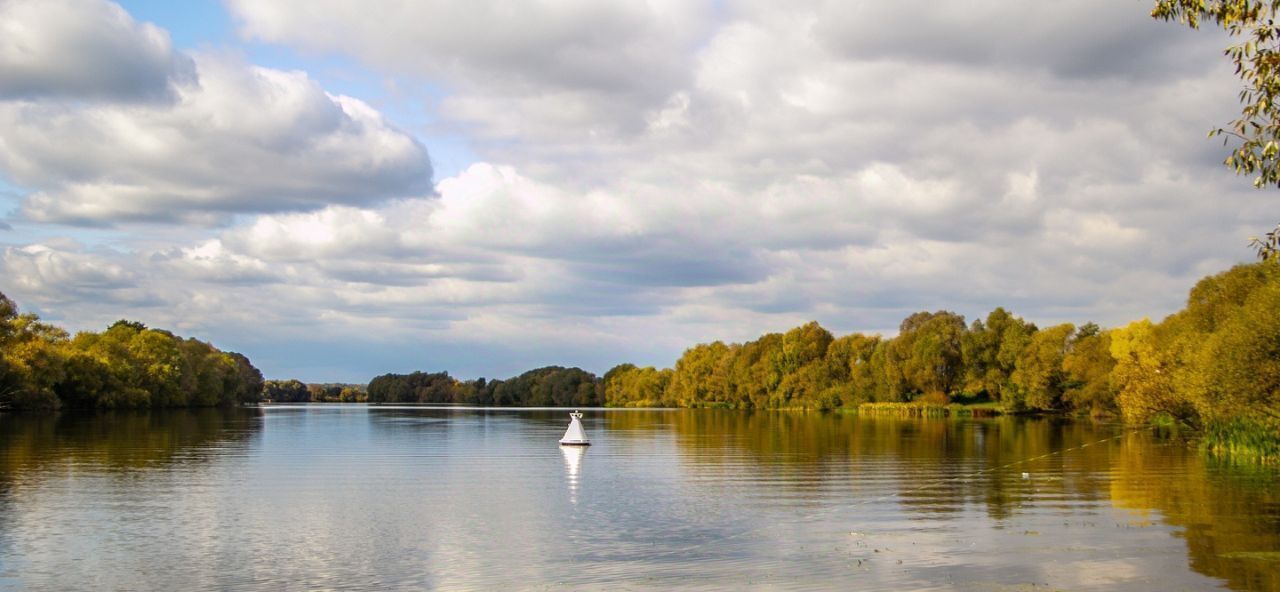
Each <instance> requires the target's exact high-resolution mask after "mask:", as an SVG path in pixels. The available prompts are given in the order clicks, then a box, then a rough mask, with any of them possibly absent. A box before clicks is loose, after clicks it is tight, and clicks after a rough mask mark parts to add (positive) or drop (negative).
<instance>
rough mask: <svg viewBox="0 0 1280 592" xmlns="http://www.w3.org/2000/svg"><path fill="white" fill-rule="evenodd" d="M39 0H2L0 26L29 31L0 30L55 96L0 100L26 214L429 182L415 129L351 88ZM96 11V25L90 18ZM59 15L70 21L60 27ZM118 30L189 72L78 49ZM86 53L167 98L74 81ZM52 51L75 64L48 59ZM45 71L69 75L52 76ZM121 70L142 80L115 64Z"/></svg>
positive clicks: (200, 218)
mask: <svg viewBox="0 0 1280 592" xmlns="http://www.w3.org/2000/svg"><path fill="white" fill-rule="evenodd" d="M81 4H83V5H84V6H81ZM40 7H41V8H40V9H38V10H37V9H35V8H30V7H28V6H27V5H26V4H21V3H19V4H14V5H13V6H9V5H8V4H6V5H5V10H6V13H5V16H6V20H5V21H4V26H5V27H7V28H9V29H15V30H21V31H27V32H30V35H33V36H35V37H37V38H39V39H40V42H41V43H40V47H39V48H38V49H39V51H37V52H35V55H27V54H28V53H30V52H27V51H25V49H24V47H22V46H20V44H21V42H20V41H12V40H10V41H0V43H9V44H13V45H14V46H17V48H16V49H14V48H12V47H11V48H10V49H11V53H15V54H21V55H22V59H25V60H28V61H29V62H30V63H31V64H33V65H32V68H36V67H37V66H39V64H42V63H53V64H55V67H54V68H53V69H52V70H51V71H50V72H48V73H47V74H48V78H49V79H48V80H46V82H48V84H47V85H46V86H47V87H48V88H50V89H53V90H57V91H58V93H60V94H59V95H58V96H57V97H55V98H53V99H49V100H41V101H30V100H9V101H0V135H2V136H3V137H4V140H3V141H2V142H0V171H3V172H4V173H5V174H6V175H7V176H8V178H9V180H10V181H11V182H13V183H14V184H16V185H19V186H22V187H26V188H30V189H33V191H31V193H30V194H28V195H27V196H26V197H25V198H24V200H23V204H22V213H23V214H24V215H25V216H26V217H27V218H29V219H31V220H35V221H42V222H65V223H74V224H86V225H105V224H112V223H116V222H120V221H136V220H143V221H184V222H195V223H200V224H217V223H222V222H224V221H226V220H227V219H228V218H229V216H230V215H231V214H233V213H243V212H276V211H285V210H308V209H316V208H320V207H324V206H325V205H328V204H333V203H347V204H368V203H373V202H376V201H379V200H382V199H386V198H389V197H398V196H406V195H421V194H424V193H427V192H429V191H430V183H431V174H432V171H431V165H430V161H429V159H428V157H427V152H426V149H425V148H424V147H423V146H422V144H421V143H420V142H419V141H417V140H416V139H414V138H413V137H412V136H410V135H408V134H406V133H404V132H402V131H400V130H399V129H397V128H396V127H395V126H393V125H392V124H390V123H389V122H388V121H386V120H385V119H384V118H383V117H382V115H381V114H380V113H378V111H376V110H375V109H373V108H372V107H370V106H369V105H368V104H366V103H364V102H363V101H360V100H358V99H355V98H352V97H347V96H340V95H331V94H329V93H326V92H325V91H324V89H323V88H321V87H320V85H319V84H318V83H316V82H315V81H314V80H313V79H311V78H310V77H309V76H308V75H307V74H306V73H304V72H301V71H281V70H274V69H270V68H263V67H257V66H252V65H249V64H246V63H244V62H243V61H241V60H240V59H238V58H235V57H232V56H227V55H221V54H201V55H196V56H186V55H181V56H178V55H176V54H173V52H172V50H171V49H170V48H169V46H168V40H167V36H165V35H164V34H163V32H161V31H159V30H158V29H156V28H155V27H154V26H151V25H139V24H137V23H134V22H133V21H132V20H131V19H130V18H129V17H128V15H127V14H125V13H124V12H123V11H122V10H121V9H120V8H119V7H118V6H115V5H112V4H105V3H101V2H97V3H94V2H78V1H77V2H72V3H70V4H62V3H59V2H49V3H40ZM82 8H83V9H84V10H83V11H81V10H79V9H82ZM45 13H54V14H55V16H58V17H59V18H58V19H57V22H58V23H59V24H58V25H57V26H54V27H53V28H54V33H55V34H54V35H52V36H45V35H44V34H43V31H44V28H45V27H47V26H48V24H47V23H46V22H45V20H42V17H45V16H46V14H45ZM103 21H105V24H106V25H107V26H105V27H101V26H99V25H100V23H102V22H103ZM64 29H66V30H71V31H72V32H79V33H80V34H74V35H73V34H66V35H63V34H61V33H62V32H63V30H64ZM95 36H97V37H104V38H108V39H106V40H102V39H97V37H95ZM128 40H132V41H133V42H134V43H135V44H137V45H141V46H143V47H144V48H147V47H152V46H159V48H160V50H163V51H161V52H160V53H162V54H163V55H164V56H168V57H167V58H166V59H167V60H168V61H170V62H174V61H180V62H182V63H183V64H186V65H187V66H188V68H187V70H189V72H190V76H177V75H176V74H175V72H174V71H173V70H172V69H170V70H165V69H163V68H151V69H149V70H148V69H146V68H140V67H136V64H134V63H133V62H131V61H130V59H129V58H128V56H119V55H112V54H108V55H94V56H91V55H87V53H88V52H90V51H92V50H93V49H94V48H95V47H96V46H97V45H101V44H110V43H115V44H116V45H127V44H126V43H125V42H126V41H128ZM161 42H163V43H161ZM0 51H5V50H3V49H0ZM121 51H123V50H121ZM13 59H18V58H16V57H15V58H13ZM97 59H103V60H110V61H112V63H113V64H116V66H117V67H118V68H123V69H137V70H139V71H143V70H146V71H147V72H149V74H147V76H151V77H154V78H155V79H156V80H157V81H158V82H156V84H155V85H153V86H156V87H157V88H161V87H163V88H164V89H165V90H166V91H167V92H168V93H169V94H170V95H171V96H170V97H169V100H164V101H153V102H146V103H142V104H137V103H133V102H127V101H126V102H122V101H119V100H106V99H112V98H114V97H113V96H112V92H109V91H110V89H106V90H103V89H90V88H77V87H75V86H74V84H95V83H93V80H92V79H91V77H86V76H83V75H82V74H81V73H80V72H79V70H78V68H86V69H92V68H94V64H93V63H91V62H92V60H97ZM59 60H62V61H69V62H75V64H78V65H75V64H73V65H74V67H72V66H67V67H66V68H62V70H66V71H62V70H60V69H59V68H61V67H60V66H56V64H58V63H61V62H60V61H59ZM77 60H79V62H77ZM134 61H137V60H134ZM80 62H84V63H80ZM24 63H26V62H24ZM0 71H3V70H2V69H0ZM107 71H108V72H111V70H110V69H107ZM14 76H19V77H21V72H17V73H15V74H14ZM55 78H56V79H58V80H61V79H63V78H65V79H67V80H69V81H72V82H69V83H67V84H66V85H62V86H59V84H60V83H57V82H56V81H54V79H55ZM148 80H149V78H148ZM51 81H52V82H51ZM33 84H34V83H33ZM122 84H124V85H125V86H126V87H128V88H130V89H136V90H138V92H151V91H149V90H147V89H148V88H149V87H148V83H145V81H140V80H135V79H130V78H128V77H127V76H126V77H125V82H124V83H122ZM53 90H51V91H50V92H53ZM117 94H118V93H117ZM104 97H105V99H104ZM58 99H65V100H58ZM95 99H103V100H95Z"/></svg>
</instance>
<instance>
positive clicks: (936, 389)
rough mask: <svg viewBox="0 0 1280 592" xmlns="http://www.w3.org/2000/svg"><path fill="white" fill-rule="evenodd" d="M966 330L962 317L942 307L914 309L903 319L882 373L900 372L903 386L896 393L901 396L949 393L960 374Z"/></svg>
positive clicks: (944, 394)
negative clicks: (915, 311)
mask: <svg viewBox="0 0 1280 592" xmlns="http://www.w3.org/2000/svg"><path fill="white" fill-rule="evenodd" d="M966 330H967V328H966V327H965V323H964V317H963V316H960V315H958V314H955V313H953V312H949V311H945V310H940V311H938V312H934V313H929V312H918V313H915V314H913V315H911V316H909V317H907V318H906V319H905V320H903V321H902V325H901V326H900V328H899V333H898V336H897V337H896V338H894V339H893V340H892V341H891V342H890V345H889V350H888V352H887V354H888V355H887V356H886V373H888V374H897V375H900V377H901V386H902V387H905V390H903V391H900V392H898V393H897V394H898V395H899V396H900V397H903V398H905V399H911V398H914V397H916V396H919V395H922V394H929V393H939V394H941V395H943V396H946V395H950V394H951V393H952V392H953V390H954V388H955V387H957V386H959V385H960V378H961V377H962V376H963V370H964V366H963V362H964V357H963V352H962V342H963V341H964V334H965V331H966ZM892 378H894V379H897V378H898V377H897V376H893V377H892ZM895 390H896V389H895Z"/></svg>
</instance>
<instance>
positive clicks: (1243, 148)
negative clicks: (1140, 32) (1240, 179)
mask: <svg viewBox="0 0 1280 592" xmlns="http://www.w3.org/2000/svg"><path fill="white" fill-rule="evenodd" d="M1278 9H1280V2H1277V1H1276V0H1157V1H1156V4H1155V7H1154V8H1153V9H1152V11H1151V16H1152V17H1155V18H1157V19H1161V20H1165V21H1177V22H1180V23H1184V24H1186V25H1188V26H1190V27H1191V28H1193V29H1198V28H1199V27H1200V24H1201V23H1202V22H1209V23H1212V24H1214V25H1217V26H1219V27H1222V29H1224V30H1225V31H1226V32H1227V33H1228V34H1229V35H1231V37H1233V38H1236V39H1240V41H1238V42H1236V43H1233V44H1231V45H1229V46H1228V47H1227V48H1226V50H1224V51H1223V53H1224V54H1225V55H1226V56H1227V57H1228V58H1229V59H1230V60H1231V63H1232V64H1233V65H1234V66H1235V71H1236V75H1237V76H1239V77H1240V80H1241V81H1242V82H1243V83H1244V85H1243V89H1242V90H1241V91H1240V94H1239V98H1240V104H1241V108H1240V117H1239V118H1238V119H1236V120H1235V121H1232V122H1231V123H1230V124H1228V126H1227V127H1226V128H1217V129H1214V130H1212V131H1210V132H1209V136H1210V137H1214V136H1222V137H1223V143H1224V145H1226V144H1227V143H1229V142H1230V141H1231V139H1232V138H1234V139H1235V141H1236V142H1237V144H1236V145H1235V147H1233V148H1232V149H1231V153H1230V154H1229V155H1228V156H1227V158H1226V160H1225V161H1224V163H1225V164H1226V165H1227V166H1228V167H1231V168H1232V169H1234V170H1235V171H1236V173H1237V174H1240V175H1253V185H1254V186H1255V187H1263V186H1266V185H1273V186H1280V102H1278V101H1280V23H1277V22H1276V14H1277V10H1278ZM1251 244H1252V245H1253V246H1254V247H1255V248H1256V250H1257V252H1258V257H1259V258H1260V259H1263V260H1269V259H1278V258H1280V226H1277V227H1276V230H1275V231H1273V232H1271V233H1269V234H1268V235H1267V238H1266V239H1258V238H1254V239H1251Z"/></svg>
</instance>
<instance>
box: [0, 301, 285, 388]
mask: <svg viewBox="0 0 1280 592" xmlns="http://www.w3.org/2000/svg"><path fill="white" fill-rule="evenodd" d="M261 392H262V373H261V372H259V371H258V369H257V368H254V367H253V364H251V363H250V362H249V359H248V358H246V357H244V356H242V355H240V354H237V353H234V352H224V351H220V350H218V349H217V348H215V347H213V346H212V345H210V344H208V343H205V342H203V341H199V340H196V339H183V338H182V337H178V336H177V335H174V334H173V333H170V332H168V331H163V330H159V329H148V328H147V327H146V326H145V325H143V324H142V323H136V322H130V321H118V322H116V323H115V324H114V325H111V327H110V328H108V329H107V330H106V331H103V332H102V333H93V332H88V331H85V332H81V333H77V334H76V335H75V337H71V336H69V335H68V334H67V332H66V331H64V330H63V329H61V328H58V327H55V326H53V325H49V324H47V323H43V322H41V321H40V319H39V317H37V316H36V315H34V314H19V312H18V308H17V306H16V305H15V304H14V303H13V301H12V300H10V299H9V298H7V297H5V296H4V294H0V408H21V409H55V408H59V407H75V408H81V407H84V408H93V407H101V408H117V407H189V406H214V405H230V404H235V403H241V402H250V401H257V400H258V397H259V395H260V394H261Z"/></svg>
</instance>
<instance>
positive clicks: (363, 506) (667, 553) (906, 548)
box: [0, 405, 1280, 590]
mask: <svg viewBox="0 0 1280 592" xmlns="http://www.w3.org/2000/svg"><path fill="white" fill-rule="evenodd" d="M584 411H585V412H586V417H585V418H584V420H583V423H584V425H585V426H586V429H587V433H588V435H589V437H590V438H591V439H592V443H593V445H592V446H590V447H589V448H586V449H582V448H577V449H573V448H561V447H559V446H557V445H556V440H557V439H558V438H559V437H560V435H561V434H562V433H563V431H564V428H565V426H566V425H567V422H568V413H567V412H566V410H528V409H525V410H521V409H473V408H423V407H385V406H384V407H365V406H358V405H352V406H293V407H290V406H271V407H264V408H261V409H240V410H199V411H167V412H150V413H145V412H143V413H110V414H99V415H71V414H63V415H60V416H57V417H52V416H50V417H41V416H29V415H3V414H0V589H37V590H108V589H121V590H135V589H136V590H286V589H343V590H362V589H363V590H386V589H441V590H508V589H529V590H561V589H600V590H625V589H631V590H645V589H656V590H660V589H674V588H678V589H684V590H692V589H707V590H726V589H733V590H736V589H770V590H791V589H795V590H814V589H818V590H822V589H860V590H868V589H885V590H901V589H958V590H1037V589H1046V587H1047V588H1048V589H1070V590H1090V589H1093V590H1122V589H1133V590H1205V589H1215V588H1223V589H1227V588H1230V589H1241V590H1246V589H1256V590H1278V589H1280V474H1278V473H1277V471H1276V470H1274V469H1260V468H1257V467H1233V466H1229V465H1226V464H1221V463H1217V462H1214V461H1213V460H1211V459H1208V458H1206V457H1205V456H1203V455H1202V454H1201V453H1199V452H1198V451H1197V450H1196V449H1195V447H1194V446H1193V445H1190V446H1189V445H1188V443H1186V442H1184V441H1182V440H1181V439H1179V438H1178V437H1177V436H1176V435H1170V434H1160V433H1154V432H1153V431H1151V430H1149V429H1134V428H1131V427H1130V428H1126V427H1123V426H1115V425H1100V424H1093V423H1088V422H1070V421H1054V420H1043V419H1018V418H1000V419H987V420H906V419H888V418H867V417H854V416H845V415H831V414H816V413H808V414H805V413H744V412H735V411H719V410H670V411H667V410H584Z"/></svg>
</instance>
